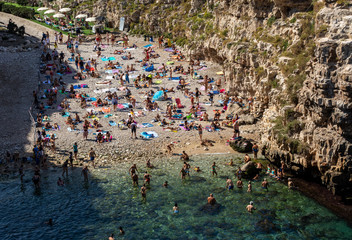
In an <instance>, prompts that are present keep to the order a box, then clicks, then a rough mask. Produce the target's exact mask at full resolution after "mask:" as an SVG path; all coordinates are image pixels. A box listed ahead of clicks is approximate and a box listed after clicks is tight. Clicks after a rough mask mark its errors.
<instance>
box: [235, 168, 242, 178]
mask: <svg viewBox="0 0 352 240" xmlns="http://www.w3.org/2000/svg"><path fill="white" fill-rule="evenodd" d="M236 174H237V178H238V179H241V178H242V170H241V167H238V170H237V173H236Z"/></svg>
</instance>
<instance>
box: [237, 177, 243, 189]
mask: <svg viewBox="0 0 352 240" xmlns="http://www.w3.org/2000/svg"><path fill="white" fill-rule="evenodd" d="M242 187H243V182H242V180H241V178H240V179H238V181H237V188H239V189H242Z"/></svg>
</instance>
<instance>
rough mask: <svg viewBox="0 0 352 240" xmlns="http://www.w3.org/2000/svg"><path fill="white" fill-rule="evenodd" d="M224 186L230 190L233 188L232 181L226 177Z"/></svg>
mask: <svg viewBox="0 0 352 240" xmlns="http://www.w3.org/2000/svg"><path fill="white" fill-rule="evenodd" d="M226 188H227V189H228V190H229V191H230V190H231V189H233V182H232V180H231V179H230V178H228V177H226Z"/></svg>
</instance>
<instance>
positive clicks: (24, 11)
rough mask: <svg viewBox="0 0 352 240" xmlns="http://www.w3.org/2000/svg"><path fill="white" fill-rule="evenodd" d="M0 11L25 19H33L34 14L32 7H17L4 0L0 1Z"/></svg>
mask: <svg viewBox="0 0 352 240" xmlns="http://www.w3.org/2000/svg"><path fill="white" fill-rule="evenodd" d="M0 11H1V12H5V13H10V14H13V15H15V16H18V17H22V18H27V19H33V18H34V14H35V11H34V9H31V8H28V7H17V6H15V5H11V4H8V3H6V2H1V3H0Z"/></svg>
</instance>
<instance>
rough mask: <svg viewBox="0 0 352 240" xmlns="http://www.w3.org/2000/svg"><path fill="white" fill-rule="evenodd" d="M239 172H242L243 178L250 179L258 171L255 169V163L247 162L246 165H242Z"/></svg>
mask: <svg viewBox="0 0 352 240" xmlns="http://www.w3.org/2000/svg"><path fill="white" fill-rule="evenodd" d="M241 170H242V171H243V172H244V174H243V177H244V178H250V179H252V178H253V177H254V176H255V175H257V174H258V173H259V170H258V169H257V167H256V165H255V163H254V162H252V161H249V162H248V163H246V164H244V165H243V166H242V167H241Z"/></svg>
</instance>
